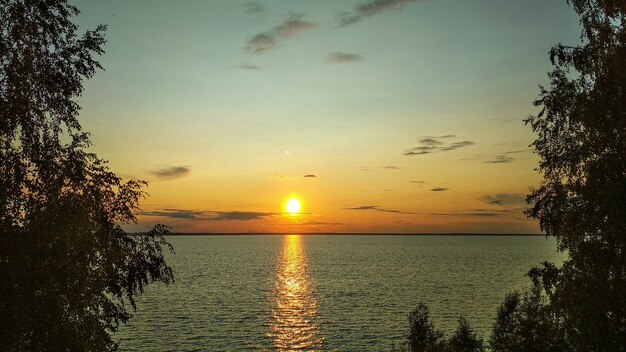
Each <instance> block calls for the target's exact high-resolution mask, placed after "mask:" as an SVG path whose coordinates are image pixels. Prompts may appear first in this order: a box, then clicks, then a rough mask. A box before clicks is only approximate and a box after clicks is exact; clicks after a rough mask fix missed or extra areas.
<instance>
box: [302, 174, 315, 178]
mask: <svg viewBox="0 0 626 352" xmlns="http://www.w3.org/2000/svg"><path fill="white" fill-rule="evenodd" d="M303 177H304V178H316V177H317V175H312V174H311V175H304V176H303Z"/></svg>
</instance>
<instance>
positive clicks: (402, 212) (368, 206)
mask: <svg viewBox="0 0 626 352" xmlns="http://www.w3.org/2000/svg"><path fill="white" fill-rule="evenodd" d="M344 209H346V210H376V211H382V212H384V213H396V214H415V213H409V212H404V211H400V210H391V209H383V208H380V207H379V206H378V205H361V206H358V207H353V208H344Z"/></svg>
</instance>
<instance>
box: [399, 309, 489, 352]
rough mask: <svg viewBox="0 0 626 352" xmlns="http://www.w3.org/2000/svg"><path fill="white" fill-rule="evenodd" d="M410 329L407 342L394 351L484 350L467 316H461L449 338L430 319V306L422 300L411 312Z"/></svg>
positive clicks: (476, 351) (465, 351) (472, 351)
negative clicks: (466, 318)
mask: <svg viewBox="0 0 626 352" xmlns="http://www.w3.org/2000/svg"><path fill="white" fill-rule="evenodd" d="M408 320H409V331H408V334H407V338H406V342H405V343H404V345H401V346H400V347H399V349H396V347H395V345H392V348H391V351H392V352H482V351H483V350H484V349H483V341H482V340H481V339H479V338H477V337H476V333H475V332H474V330H473V329H472V328H471V327H470V325H469V323H468V322H467V320H465V318H463V317H460V318H459V326H458V327H457V329H456V331H455V332H454V334H453V335H452V336H450V338H449V339H446V337H445V334H444V332H443V331H441V330H439V329H437V328H435V324H434V323H433V322H432V320H431V319H430V310H429V309H428V306H427V305H426V304H424V303H422V302H420V303H419V304H418V305H417V307H416V308H415V309H414V310H413V311H412V312H411V313H410V314H409V317H408Z"/></svg>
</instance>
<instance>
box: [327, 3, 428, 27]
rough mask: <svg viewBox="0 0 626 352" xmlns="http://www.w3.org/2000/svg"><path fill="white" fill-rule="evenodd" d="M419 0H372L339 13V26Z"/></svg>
mask: <svg viewBox="0 0 626 352" xmlns="http://www.w3.org/2000/svg"><path fill="white" fill-rule="evenodd" d="M416 1H417V0H370V1H367V2H363V3H360V4H357V5H355V6H354V9H353V10H352V11H346V12H342V13H339V26H340V27H345V26H349V25H351V24H355V23H357V22H361V21H362V20H363V19H365V18H367V17H372V16H376V15H378V14H381V13H383V12H386V11H389V10H398V9H401V8H403V7H404V6H406V5H407V4H409V3H412V2H416Z"/></svg>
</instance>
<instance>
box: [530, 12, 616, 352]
mask: <svg viewBox="0 0 626 352" xmlns="http://www.w3.org/2000/svg"><path fill="white" fill-rule="evenodd" d="M570 3H571V4H572V5H573V7H574V9H575V11H576V12H577V13H578V14H579V15H580V18H581V24H582V27H583V30H582V35H581V39H582V43H581V45H579V46H576V47H570V46H564V45H561V44H559V45H557V46H555V47H553V48H552V50H551V52H550V58H551V61H552V63H553V65H554V69H553V70H552V71H551V72H550V73H549V77H550V87H549V88H543V87H542V88H541V93H540V99H539V100H537V101H536V103H535V104H536V105H537V106H539V107H541V111H540V113H539V114H538V115H537V116H531V117H529V118H528V119H527V120H526V122H527V123H528V124H530V125H531V126H532V129H533V131H534V132H536V133H537V134H538V138H537V140H536V141H535V142H534V143H533V146H534V148H535V151H536V153H537V154H538V155H539V157H540V158H541V160H540V164H539V171H540V172H541V173H542V175H543V181H542V183H541V185H540V186H539V187H538V188H536V189H533V190H532V191H531V194H530V195H529V196H528V201H529V203H530V204H531V206H532V207H531V208H530V209H529V210H528V211H527V212H528V214H529V215H530V216H531V217H533V218H536V219H538V220H539V222H540V225H541V228H542V230H544V231H545V232H546V234H547V235H548V236H553V237H555V238H556V240H557V243H558V246H559V249H560V250H563V251H566V252H567V253H568V254H569V257H568V260H567V261H566V262H565V263H564V264H563V265H562V266H561V267H560V268H557V267H556V266H555V265H552V264H550V263H545V264H544V266H543V267H542V268H536V269H533V270H532V271H531V272H530V275H531V277H532V278H533V281H534V282H535V284H537V285H541V286H542V287H543V288H544V289H545V292H546V294H547V296H548V298H549V300H550V303H549V309H551V310H552V311H553V312H554V314H557V315H558V316H559V318H560V319H561V320H562V322H563V329H564V336H566V338H567V340H568V341H569V343H570V344H571V346H572V348H573V350H576V351H624V350H625V349H626V347H625V345H626V343H624V341H626V268H625V267H626V265H625V264H626V2H624V1H614V0H571V1H570Z"/></svg>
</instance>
